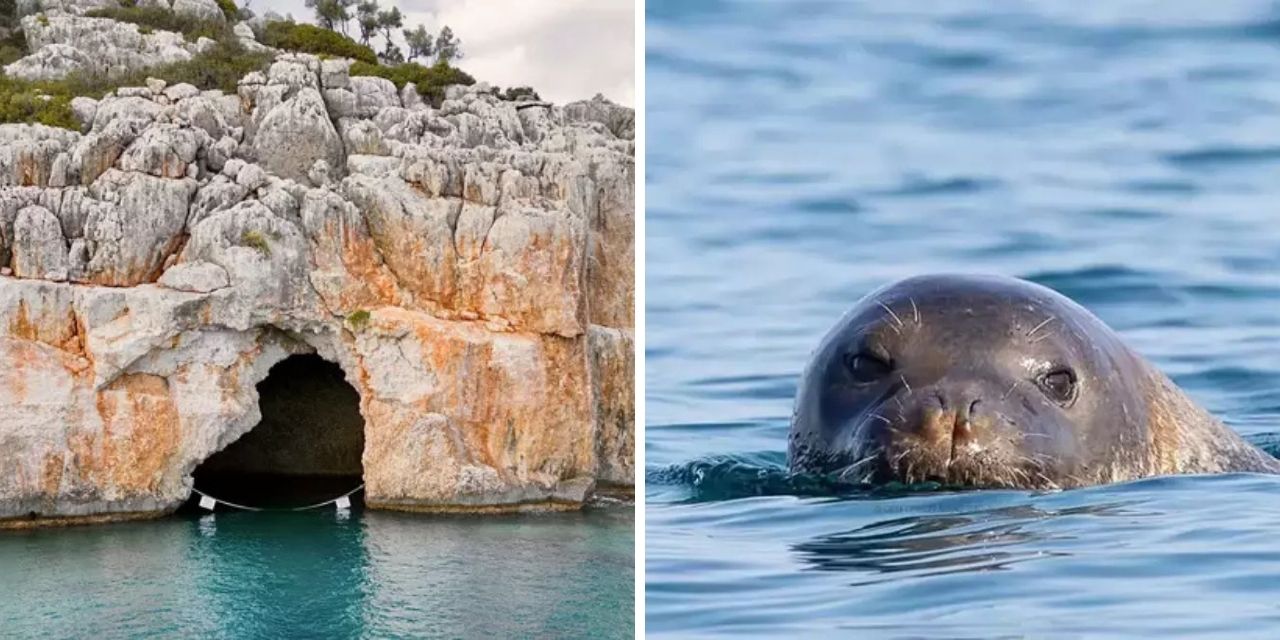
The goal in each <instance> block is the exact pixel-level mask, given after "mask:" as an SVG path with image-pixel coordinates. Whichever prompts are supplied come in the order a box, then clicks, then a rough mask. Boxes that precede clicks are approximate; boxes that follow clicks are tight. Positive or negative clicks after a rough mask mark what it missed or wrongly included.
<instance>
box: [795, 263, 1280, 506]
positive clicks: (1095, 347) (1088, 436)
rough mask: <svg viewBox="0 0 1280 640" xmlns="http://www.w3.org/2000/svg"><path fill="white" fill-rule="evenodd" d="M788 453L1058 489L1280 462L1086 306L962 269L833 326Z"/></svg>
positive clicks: (819, 464) (809, 375)
mask: <svg viewBox="0 0 1280 640" xmlns="http://www.w3.org/2000/svg"><path fill="white" fill-rule="evenodd" d="M788 460H789V463H790V465H791V467H792V469H793V470H796V471H805V472H821V473H830V472H836V473H839V474H841V476H842V477H843V478H844V479H845V480H848V481H853V482H870V483H884V482H889V481H900V482H904V483H915V482H923V481H937V482H941V483H944V484H948V485H963V486H980V487H1010V488H1014V487H1016V488H1046V489H1048V488H1065V487H1076V486H1084V485H1090V484H1098V483H1103V482H1114V481H1119V480H1127V479H1132V478H1138V477H1144V476H1149V475H1157V474H1162V473H1179V472H1195V471H1217V470H1229V469H1234V470H1259V471H1273V472H1274V471H1277V470H1280V462H1277V461H1276V460H1274V459H1272V458H1270V457H1269V456H1267V455H1266V454H1265V453H1263V452H1261V451H1259V450H1257V449H1256V448H1254V447H1252V446H1251V445H1249V444H1248V443H1245V442H1244V441H1243V440H1241V439H1240V438H1239V437H1238V436H1236V435H1235V434H1234V432H1231V431H1230V430H1229V429H1227V428H1226V427H1224V426H1222V425H1221V424H1220V423H1218V422H1217V421H1216V420H1213V418H1212V417H1210V416H1209V415H1208V414H1206V413H1205V412H1203V411H1202V410H1200V409H1199V408H1198V407H1196V406H1195V405H1194V404H1193V403H1191V402H1190V401H1189V400H1187V399H1186V398H1185V396H1183V394H1182V393H1181V391H1180V390H1178V389H1177V387H1175V386H1173V384H1172V383H1171V382H1169V381H1168V379H1167V378H1165V377H1164V376H1163V375H1162V374H1160V373H1159V372H1158V371H1155V369H1154V368H1152V367H1151V366H1150V365H1149V364H1147V363H1146V361H1144V360H1143V359H1142V358H1141V357H1139V356H1138V355H1137V354H1135V353H1134V352H1133V351H1131V350H1130V349H1129V348H1127V347H1126V346H1125V345H1124V344H1123V343H1122V342H1121V341H1120V339H1119V337H1118V336H1117V335H1116V334H1115V333H1114V332H1113V331H1112V330H1111V329H1110V328H1108V327H1107V326H1106V325H1105V324H1104V323H1103V322H1102V321H1101V320H1099V319H1098V318H1097V317H1095V316H1094V315H1093V314H1091V313H1090V312H1089V311H1087V310H1086V309H1084V308H1083V307H1081V306H1080V305H1078V304H1076V303H1074V302H1072V301H1071V300H1069V299H1067V298H1066V297H1064V296H1062V295H1060V294H1058V293H1056V292H1054V291H1052V290H1050V289H1047V288H1045V287H1042V286H1039V285H1036V284H1033V283H1030V282H1027V281H1023V280H1018V279H1014V278H1005V277H996V276H957V275H935V276H921V277H916V278H911V279H908V280H903V281H901V282H898V283H895V284H893V285H890V286H888V287H885V288H883V289H880V290H878V291H875V292H873V293H871V294H870V295H868V296H867V297H866V298H864V299H863V300H862V301H861V302H859V303H858V304H857V305H856V306H855V307H854V308H853V309H852V310H851V311H850V312H849V313H847V314H846V315H845V316H844V317H843V318H842V319H841V320H840V322H839V323H838V324H837V325H836V326H835V327H834V328H833V329H832V330H831V331H830V332H829V333H828V334H827V336H826V337H825V338H824V339H823V341H822V343H821V345H820V346H819V347H818V350H817V351H816V352H815V353H814V355H813V357H812V359H811V361H810V362H809V365H808V367H807V368H806V370H805V373H804V378H803V380H802V382H801V384H800V387H799V392H798V395H797V398H796V407H795V414H794V416H793V419H792V426H791V435H790V442H789V447H788Z"/></svg>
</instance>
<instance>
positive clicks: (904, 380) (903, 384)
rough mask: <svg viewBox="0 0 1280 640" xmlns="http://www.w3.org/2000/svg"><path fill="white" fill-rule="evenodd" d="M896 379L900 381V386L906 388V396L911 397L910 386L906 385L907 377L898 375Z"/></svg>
mask: <svg viewBox="0 0 1280 640" xmlns="http://www.w3.org/2000/svg"><path fill="white" fill-rule="evenodd" d="M898 378H899V379H900V380H902V386H904V387H906V388H907V395H911V385H909V384H907V376H905V375H903V374H901V373H899V374H898Z"/></svg>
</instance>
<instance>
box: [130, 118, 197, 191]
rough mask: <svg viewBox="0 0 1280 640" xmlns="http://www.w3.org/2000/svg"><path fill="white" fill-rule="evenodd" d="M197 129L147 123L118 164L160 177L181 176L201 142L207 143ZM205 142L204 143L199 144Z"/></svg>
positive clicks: (193, 157)
mask: <svg viewBox="0 0 1280 640" xmlns="http://www.w3.org/2000/svg"><path fill="white" fill-rule="evenodd" d="M197 132H199V133H200V134H204V132H203V131H202V130H200V129H186V128H183V127H179V126H177V125H172V124H156V125H155V126H152V127H148V128H147V129H146V130H145V131H144V132H143V133H142V135H141V136H140V137H138V139H136V140H134V141H133V143H132V144H130V145H129V148H128V149H126V150H125V152H124V153H123V154H121V156H120V160H119V163H120V164H119V166H120V168H121V169H123V170H124V171H140V172H142V173H149V174H151V175H153V176H159V177H161V178H182V177H184V176H186V175H187V169H188V166H189V165H190V164H191V163H193V162H195V161H196V154H197V153H198V152H199V151H200V147H201V146H207V138H208V135H207V134H204V135H205V138H206V140H201V138H200V136H198V135H197ZM202 142H205V144H203V145H202V144H201V143H202Z"/></svg>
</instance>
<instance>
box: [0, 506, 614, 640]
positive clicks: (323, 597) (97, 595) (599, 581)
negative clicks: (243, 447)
mask: <svg viewBox="0 0 1280 640" xmlns="http://www.w3.org/2000/svg"><path fill="white" fill-rule="evenodd" d="M634 526H635V518H634V514H633V511H632V510H631V509H630V508H605V509H588V510H586V511H584V512H582V513H554V514H529V515H514V516H452V517H451V516H424V515H419V514H396V513H386V512H363V513H361V512H358V511H357V512H355V513H353V514H351V515H349V516H348V517H345V518H344V517H338V516H335V514H334V512H332V511H327V510H326V511H312V512H303V513H225V514H224V513H219V514H217V515H216V516H204V517H196V516H191V517H182V516H174V517H171V518H166V519H163V520H154V521H148V522H133V523H121V524H110V525H95V526H82V527H71V528H66V529H40V530H33V531H0V586H2V587H3V589H4V593H3V594H0V637H3V638H95V639H99V640H108V639H116V638H130V639H132V638H521V637H523V638H592V639H594V638H631V637H633V636H634V633H635V632H634V623H635V620H634V609H633V603H634V598H635V595H634V593H635V589H634V579H635V578H634V575H635V574H634V566H635V565H634V562H635V561H634V552H633V544H634V536H633V530H634Z"/></svg>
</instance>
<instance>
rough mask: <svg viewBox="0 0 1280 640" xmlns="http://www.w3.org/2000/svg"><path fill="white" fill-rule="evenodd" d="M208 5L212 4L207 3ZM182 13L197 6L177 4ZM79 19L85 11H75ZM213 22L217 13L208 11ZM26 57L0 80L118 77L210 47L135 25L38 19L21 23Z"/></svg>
mask: <svg viewBox="0 0 1280 640" xmlns="http://www.w3.org/2000/svg"><path fill="white" fill-rule="evenodd" d="M210 2H211V0H210ZM175 4H180V5H182V6H183V7H184V10H191V11H195V9H194V8H193V7H194V6H196V5H199V4H201V2H200V0H176V2H175ZM74 8H75V9H81V11H80V12H79V13H83V9H84V6H83V5H80V6H76V7H74ZM213 10H214V11H215V12H216V13H217V15H218V17H219V18H221V17H222V12H221V11H220V10H219V9H218V8H217V6H216V5H214V6H213ZM22 33H23V34H24V35H25V36H26V39H27V48H28V49H30V50H31V52H32V53H31V54H30V55H28V56H26V57H24V58H22V59H20V60H18V61H16V62H13V63H11V64H9V65H7V66H5V67H4V72H5V75H8V76H11V77H14V78H21V79H24V80H54V79H57V78H62V77H63V76H66V75H67V74H68V73H71V72H73V71H86V72H91V73H97V74H103V75H107V76H117V75H121V74H124V73H128V72H130V71H139V70H142V69H145V68H147V67H152V66H155V65H159V64H166V63H171V62H182V61H184V60H190V59H191V57H192V56H193V55H195V54H196V53H198V52H199V51H202V50H204V49H205V48H206V47H211V46H213V45H214V44H215V43H214V41H213V40H210V39H208V38H201V39H199V40H198V41H196V42H187V41H186V40H185V39H183V37H182V34H178V33H173V32H172V31H158V30H157V31H150V32H148V31H146V30H142V29H139V28H138V26H137V25H134V24H129V23H125V22H117V21H115V20H111V19H109V18H90V17H87V16H84V15H79V14H78V13H64V12H62V11H58V12H56V13H48V14H46V13H39V14H33V15H28V16H26V17H25V18H23V19H22Z"/></svg>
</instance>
